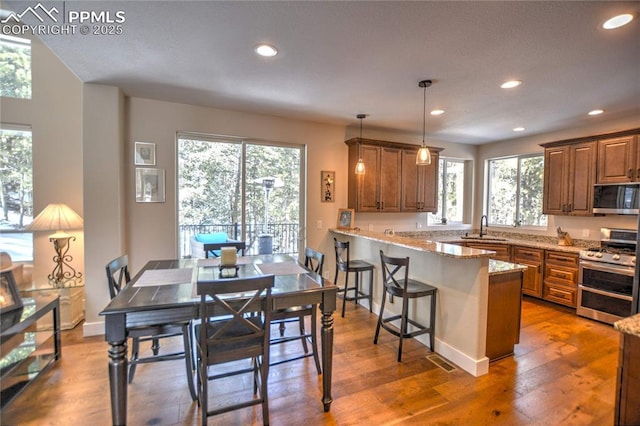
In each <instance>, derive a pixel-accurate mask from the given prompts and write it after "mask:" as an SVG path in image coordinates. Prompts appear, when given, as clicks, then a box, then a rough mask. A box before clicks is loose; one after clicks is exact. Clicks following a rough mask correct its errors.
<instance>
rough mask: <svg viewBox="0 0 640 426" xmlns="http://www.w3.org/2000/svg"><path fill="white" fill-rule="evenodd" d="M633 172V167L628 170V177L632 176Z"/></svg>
mask: <svg viewBox="0 0 640 426" xmlns="http://www.w3.org/2000/svg"><path fill="white" fill-rule="evenodd" d="M632 174H633V169H629V170H628V171H627V177H628V178H630V177H631V176H632Z"/></svg>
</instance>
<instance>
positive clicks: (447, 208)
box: [429, 158, 465, 224]
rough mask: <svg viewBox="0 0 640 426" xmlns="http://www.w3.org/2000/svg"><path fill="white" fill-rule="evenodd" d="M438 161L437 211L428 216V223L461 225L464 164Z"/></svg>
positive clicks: (446, 160)
mask: <svg viewBox="0 0 640 426" xmlns="http://www.w3.org/2000/svg"><path fill="white" fill-rule="evenodd" d="M439 161H440V163H439V170H440V171H439V173H440V174H439V176H438V211H437V212H436V213H430V214H429V223H431V224H442V223H451V222H458V223H462V222H463V220H464V218H463V207H464V164H465V163H464V161H463V160H452V159H448V158H440V160H439ZM443 219H444V220H443Z"/></svg>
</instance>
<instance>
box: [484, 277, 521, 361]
mask: <svg viewBox="0 0 640 426" xmlns="http://www.w3.org/2000/svg"><path fill="white" fill-rule="evenodd" d="M522 277H523V275H522V270H515V271H512V272H508V273H501V274H490V275H489V301H488V307H487V347H486V353H485V355H486V356H487V358H489V360H490V361H495V360H497V359H500V358H504V357H506V356H509V355H512V354H513V348H514V346H515V344H516V343H518V342H520V317H521V316H522Z"/></svg>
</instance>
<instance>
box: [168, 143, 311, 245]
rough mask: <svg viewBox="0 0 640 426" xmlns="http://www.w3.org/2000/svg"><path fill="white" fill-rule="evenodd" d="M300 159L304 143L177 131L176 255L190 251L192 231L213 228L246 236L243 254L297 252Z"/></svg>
mask: <svg viewBox="0 0 640 426" xmlns="http://www.w3.org/2000/svg"><path fill="white" fill-rule="evenodd" d="M303 164H304V147H303V146H299V145H285V144H274V143H266V142H260V141H248V140H243V139H234V138H227V137H225V138H217V137H215V136H208V135H207V136H203V135H197V134H189V133H180V134H179V135H178V240H179V245H180V247H179V254H180V256H181V257H188V256H190V255H191V249H190V239H191V238H192V237H193V236H196V235H198V234H207V235H211V234H216V233H226V234H227V237H228V238H229V239H235V240H241V241H245V242H246V243H247V254H258V253H260V254H266V253H289V254H294V255H295V254H297V253H298V250H299V247H300V244H301V243H300V239H301V238H302V237H301V233H300V230H301V229H303V216H304V214H303V212H304V210H303V208H302V206H303V199H304V194H303V187H304V182H303ZM218 235H220V234H218ZM201 237H202V238H206V237H203V236H201Z"/></svg>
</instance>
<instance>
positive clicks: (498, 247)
mask: <svg viewBox="0 0 640 426" xmlns="http://www.w3.org/2000/svg"><path fill="white" fill-rule="evenodd" d="M464 245H465V246H466V247H471V248H475V249H480V250H491V251H495V252H496V254H494V255H493V256H491V258H492V259H495V260H503V261H505V262H509V260H511V246H510V245H509V244H496V243H480V242H476V241H467V242H466V243H465V244H464Z"/></svg>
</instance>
